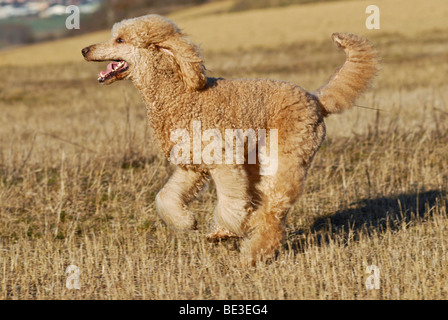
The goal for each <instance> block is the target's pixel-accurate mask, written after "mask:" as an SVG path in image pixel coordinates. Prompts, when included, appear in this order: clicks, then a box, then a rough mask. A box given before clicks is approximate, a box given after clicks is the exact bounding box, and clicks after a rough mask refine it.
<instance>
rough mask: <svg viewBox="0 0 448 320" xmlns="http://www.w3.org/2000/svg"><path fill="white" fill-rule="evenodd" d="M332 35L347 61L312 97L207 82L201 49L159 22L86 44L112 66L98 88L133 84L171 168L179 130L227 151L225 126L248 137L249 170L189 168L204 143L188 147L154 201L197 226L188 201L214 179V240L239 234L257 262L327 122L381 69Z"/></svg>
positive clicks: (260, 83)
mask: <svg viewBox="0 0 448 320" xmlns="http://www.w3.org/2000/svg"><path fill="white" fill-rule="evenodd" d="M332 37H333V41H334V42H335V43H336V45H337V46H338V47H341V48H343V49H344V50H345V53H346V61H345V63H344V65H343V66H342V67H340V68H339V69H338V70H337V71H336V72H335V73H334V74H333V76H331V77H330V79H329V80H328V82H327V83H326V84H325V85H324V86H322V87H321V88H319V89H318V90H317V91H315V92H314V93H310V92H307V91H306V90H304V89H303V88H301V87H299V86H297V85H296V84H293V83H289V82H285V81H275V80H265V79H263V80H261V79H255V80H247V79H236V80H227V79H222V78H211V77H207V76H206V73H205V67H204V64H203V59H202V58H201V56H200V54H199V50H198V47H197V46H196V45H195V44H193V43H192V42H190V41H189V40H188V39H187V38H186V37H185V35H184V34H183V33H182V32H181V31H180V30H179V29H178V27H177V26H176V25H175V24H174V23H173V22H172V21H170V20H168V19H166V18H164V17H161V16H159V15H147V16H143V17H139V18H134V19H129V20H124V21H122V22H120V23H117V24H115V25H114V27H113V29H112V38H111V39H110V40H108V41H106V42H102V43H98V44H95V45H91V46H89V47H86V48H84V49H83V50H82V54H83V56H84V57H85V59H86V60H87V61H112V62H111V63H110V64H109V65H108V67H107V70H106V71H101V72H100V73H99V75H98V81H99V82H100V83H102V84H111V83H113V82H115V81H117V80H122V79H130V80H132V82H133V83H134V85H135V86H136V87H137V89H138V90H139V91H140V93H141V95H142V97H143V100H144V101H145V103H146V106H147V109H148V118H149V122H150V126H151V128H152V130H153V139H154V140H155V142H156V143H157V145H158V146H159V148H160V150H161V151H162V152H163V153H164V154H165V155H166V157H167V158H169V159H171V161H173V159H174V160H176V159H177V160H178V159H179V157H178V158H176V157H174V158H173V150H174V149H175V148H176V147H178V143H179V142H178V139H177V138H179V136H177V138H173V133H174V132H176V130H184V131H182V132H184V133H185V132H186V133H188V136H189V137H191V136H193V137H194V135H199V136H200V135H201V134H204V133H205V132H206V131H207V130H215V131H213V132H215V135H214V138H213V143H216V144H214V146H226V147H227V146H228V144H229V142H228V141H227V140H226V141H227V145H226V141H224V138H223V137H225V136H226V131H227V130H228V129H235V130H234V132H235V131H236V132H237V133H238V132H243V131H244V132H245V134H244V136H243V137H242V139H243V140H242V142H243V149H244V161H243V163H241V161H240V162H239V163H238V161H237V163H234V162H235V161H230V162H228V161H227V160H228V159H227V158H226V161H224V160H222V161H221V159H218V158H213V159H214V161H205V160H203V161H191V159H195V158H196V160H197V146H193V147H192V148H188V147H186V146H185V145H184V147H186V148H184V149H181V151H182V152H181V153H182V156H181V157H180V158H181V159H182V160H183V161H173V162H175V164H176V165H177V167H176V170H175V172H174V174H173V175H172V176H171V178H170V179H169V180H168V182H167V183H166V185H165V186H164V187H163V188H162V189H161V190H160V192H159V193H158V194H157V196H156V199H155V203H156V208H157V210H158V213H159V214H160V217H161V218H162V219H163V220H164V221H165V222H166V223H167V224H168V225H169V226H171V227H173V228H174V229H176V230H192V229H195V227H196V220H195V217H194V215H193V213H192V212H191V211H190V210H189V209H188V204H189V202H191V201H192V200H193V199H194V198H195V197H196V196H197V194H198V192H199V191H200V190H201V188H202V186H203V185H204V184H205V183H206V181H207V180H208V179H209V178H211V179H213V181H214V182H215V184H216V190H217V194H218V202H217V205H216V208H215V210H214V226H213V229H212V230H211V233H210V234H209V235H208V236H207V238H208V239H209V240H212V241H218V240H222V239H227V238H230V237H241V238H242V244H241V255H242V259H243V261H244V262H246V263H248V264H251V265H253V264H255V263H256V261H259V260H266V259H271V258H272V257H274V256H275V253H276V252H277V250H278V249H279V248H280V246H281V244H282V241H283V237H284V230H285V217H286V214H287V212H288V210H289V209H290V208H291V206H292V204H293V203H294V202H295V201H296V199H297V198H298V197H299V195H300V194H301V193H302V191H303V188H304V184H305V179H306V176H307V172H308V169H309V168H310V165H311V162H312V160H313V158H314V155H315V154H316V152H317V150H318V149H319V147H320V145H321V144H322V142H323V140H324V138H325V124H324V118H325V117H326V116H328V115H330V114H333V113H339V112H342V111H344V110H346V109H348V108H350V107H351V106H352V105H353V104H354V102H355V99H356V98H358V97H359V96H360V94H361V93H362V92H364V91H365V90H366V89H367V88H368V87H369V85H370V82H371V80H372V78H373V77H374V75H375V74H376V72H377V69H378V68H377V65H378V55H377V51H376V50H375V49H374V47H373V45H372V44H371V43H370V42H369V41H367V40H365V39H361V38H359V37H358V36H356V35H353V34H347V33H344V34H342V33H335V34H333V36H332ZM197 124H200V125H199V126H198V125H197ZM236 129H240V131H238V130H236ZM257 130H258V132H263V131H262V130H265V132H266V139H265V140H264V144H263V141H261V140H263V139H261V140H260V137H258V142H260V141H261V142H262V143H261V146H260V143H259V144H258V148H257V146H256V145H254V144H251V143H249V142H248V143H247V144H245V143H244V138H245V137H246V140H247V141H249V140H250V139H249V138H250V134H247V133H248V132H249V133H250V132H257ZM219 133H220V134H219ZM273 133H275V137H274V134H273ZM235 137H236V139H235V140H234V137H231V140H229V141H231V144H232V146H233V147H234V146H235V144H237V143H238V141H237V140H238V134H237V135H236V136H235ZM239 137H240V138H241V136H239ZM208 138H209V140H208V141H212V139H211V137H208ZM215 139H217V140H215ZM219 139H221V140H222V141H218V140H219ZM234 141H235V144H234ZM206 142H207V139H204V138H203V139H202V141H201V142H200V143H199V148H202V149H200V150H204V152H205V148H207V144H206ZM240 142H241V140H240ZM272 142H274V143H272ZM275 142H277V143H275ZM201 143H202V145H201ZM267 145H269V146H270V152H271V155H272V154H274V153H276V158H275V159H274V158H273V157H270V161H269V163H267V162H268V161H265V160H266V159H264V160H263V159H262V156H261V155H262V154H263V153H262V152H261V151H262V150H261V149H266V150H265V151H267V150H268V149H269V148H267V147H266V146H267ZM222 149H223V150H222V151H223V152H225V150H224V148H222ZM274 149H275V152H274ZM207 150H209V149H207ZM226 150H227V148H226ZM257 150H258V158H257V159H256V161H255V163H253V161H252V163H251V161H248V159H250V155H254V154H256V152H257ZM195 152H196V153H195ZM199 152H200V151H199ZM260 152H261V153H260ZM213 153H214V156H215V155H218V154H220V153H221V150H218V149H216V148H214V151H213ZM179 154H180V153H179ZM221 154H222V153H221ZM233 155H234V154H230V156H233ZM231 160H233V159H231ZM240 160H241V159H240ZM268 167H269V168H274V169H275V170H271V171H269V170H267V168H268ZM263 169H266V170H265V171H263Z"/></svg>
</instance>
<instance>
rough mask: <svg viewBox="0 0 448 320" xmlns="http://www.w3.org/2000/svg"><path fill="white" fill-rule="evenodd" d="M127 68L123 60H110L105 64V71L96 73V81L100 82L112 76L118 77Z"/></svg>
mask: <svg viewBox="0 0 448 320" xmlns="http://www.w3.org/2000/svg"><path fill="white" fill-rule="evenodd" d="M128 68H129V65H128V63H127V62H126V61H124V60H121V61H114V62H111V63H109V64H108V65H107V70H106V71H100V73H98V81H99V82H100V83H102V82H104V81H106V80H109V79H112V78H119V75H120V74H121V73H123V72H125V71H127V70H128Z"/></svg>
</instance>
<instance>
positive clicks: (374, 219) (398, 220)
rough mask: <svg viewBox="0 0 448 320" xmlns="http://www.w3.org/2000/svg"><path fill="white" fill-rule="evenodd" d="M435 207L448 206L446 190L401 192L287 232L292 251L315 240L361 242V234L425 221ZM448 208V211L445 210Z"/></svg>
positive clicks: (301, 248)
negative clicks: (306, 228)
mask: <svg viewBox="0 0 448 320" xmlns="http://www.w3.org/2000/svg"><path fill="white" fill-rule="evenodd" d="M435 206H438V207H442V206H445V209H446V206H447V202H446V193H445V192H443V191H439V190H431V191H426V192H423V193H411V194H400V195H397V196H394V197H379V198H375V199H363V200H361V201H359V202H357V203H353V204H351V205H350V208H347V209H343V210H339V211H336V212H335V213H333V214H330V215H328V216H325V217H320V218H317V219H316V220H315V221H314V223H313V224H312V225H311V227H310V229H309V230H304V229H298V230H293V231H291V232H289V233H288V234H287V239H288V241H287V244H285V246H287V247H289V248H290V249H291V250H294V251H297V252H302V251H303V250H304V249H305V248H306V247H307V246H309V245H310V242H311V241H312V242H313V244H314V245H316V244H317V245H323V244H327V243H329V241H330V240H332V241H334V240H335V239H338V241H341V242H342V243H346V242H348V240H350V241H353V240H355V241H357V240H358V239H359V236H360V234H361V233H362V234H364V235H365V234H367V235H370V234H372V232H375V233H382V232H385V231H386V230H398V229H399V228H402V227H403V224H408V223H409V222H410V221H420V222H424V221H425V220H426V219H427V218H430V217H431V216H432V215H433V214H434V211H435V210H431V208H434V207H435ZM445 211H446V210H445Z"/></svg>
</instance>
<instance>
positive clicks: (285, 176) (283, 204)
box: [241, 157, 306, 265]
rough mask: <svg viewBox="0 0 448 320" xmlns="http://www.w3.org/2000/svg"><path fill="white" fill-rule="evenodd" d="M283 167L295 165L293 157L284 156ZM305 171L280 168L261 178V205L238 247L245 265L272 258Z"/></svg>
mask: <svg viewBox="0 0 448 320" xmlns="http://www.w3.org/2000/svg"><path fill="white" fill-rule="evenodd" d="M280 160H283V161H281V163H282V164H291V163H296V162H297V158H295V157H290V158H287V157H284V158H283V159H280ZM305 176H306V168H303V167H300V166H291V165H282V166H280V165H279V167H278V171H277V173H276V174H275V175H272V176H263V177H262V179H261V181H260V183H259V184H258V189H259V191H260V197H261V199H260V204H259V206H258V207H257V208H256V210H255V211H254V212H253V213H252V214H251V215H250V218H249V219H248V221H247V234H246V236H245V237H244V239H243V241H242V244H241V256H242V260H243V262H244V263H245V264H249V265H254V264H255V263H256V262H257V261H259V260H261V261H266V260H269V259H272V258H274V257H275V254H276V252H277V250H278V249H279V248H280V247H281V245H282V242H283V238H284V234H285V220H286V215H287V213H288V211H289V209H290V208H291V206H292V204H293V203H294V201H295V200H296V199H297V197H298V196H299V195H300V194H301V192H302V190H303V185H304V181H305Z"/></svg>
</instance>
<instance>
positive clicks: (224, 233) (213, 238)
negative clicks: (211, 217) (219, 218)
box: [206, 227, 239, 242]
mask: <svg viewBox="0 0 448 320" xmlns="http://www.w3.org/2000/svg"><path fill="white" fill-rule="evenodd" d="M206 238H207V240H208V241H210V242H219V241H225V240H228V239H231V238H239V237H238V235H236V234H235V233H233V232H231V231H229V230H227V229H225V228H223V227H216V228H215V230H214V231H213V232H211V233H209V234H208V235H207V236H206Z"/></svg>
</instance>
